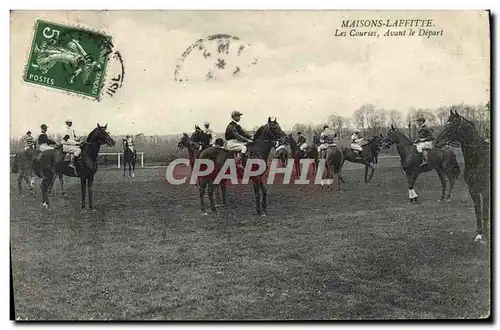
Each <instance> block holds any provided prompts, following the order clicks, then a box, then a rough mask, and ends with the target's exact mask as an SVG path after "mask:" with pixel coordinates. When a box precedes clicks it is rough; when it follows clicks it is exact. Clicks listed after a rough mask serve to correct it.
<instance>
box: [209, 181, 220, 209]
mask: <svg viewBox="0 0 500 330" xmlns="http://www.w3.org/2000/svg"><path fill="white" fill-rule="evenodd" d="M215 188H217V190H218V189H219V188H218V187H217V186H216V185H215V184H213V183H209V185H208V201H209V202H210V210H211V211H212V212H217V209H216V208H215V203H214V189H215Z"/></svg>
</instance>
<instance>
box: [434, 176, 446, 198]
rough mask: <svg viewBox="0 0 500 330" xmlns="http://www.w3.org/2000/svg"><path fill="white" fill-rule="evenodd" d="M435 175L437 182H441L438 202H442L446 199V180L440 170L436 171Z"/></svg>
mask: <svg viewBox="0 0 500 330" xmlns="http://www.w3.org/2000/svg"><path fill="white" fill-rule="evenodd" d="M436 173H437V175H438V177H439V181H441V199H440V200H439V202H444V200H445V198H446V178H445V175H444V172H443V171H442V170H440V169H436Z"/></svg>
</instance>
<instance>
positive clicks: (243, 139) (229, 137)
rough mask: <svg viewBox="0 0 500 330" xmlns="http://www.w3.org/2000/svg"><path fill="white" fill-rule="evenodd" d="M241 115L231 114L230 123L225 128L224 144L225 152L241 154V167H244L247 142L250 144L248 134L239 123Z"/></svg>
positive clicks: (237, 112) (239, 113)
mask: <svg viewBox="0 0 500 330" xmlns="http://www.w3.org/2000/svg"><path fill="white" fill-rule="evenodd" d="M242 115H243V114H242V113H241V112H239V111H236V110H234V111H233V112H231V119H232V120H231V122H230V123H229V124H228V125H227V127H226V134H225V138H226V141H227V142H226V143H227V150H230V151H238V152H240V153H241V156H242V157H241V160H242V162H241V166H240V167H244V166H245V163H246V152H247V146H246V144H247V143H248V142H252V138H251V136H250V134H248V133H247V132H246V131H245V130H244V129H243V128H242V127H241V126H240V124H238V123H239V121H240V119H241V116H242Z"/></svg>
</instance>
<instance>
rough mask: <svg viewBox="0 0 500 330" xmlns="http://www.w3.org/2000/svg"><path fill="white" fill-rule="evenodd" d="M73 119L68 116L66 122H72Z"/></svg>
mask: <svg viewBox="0 0 500 330" xmlns="http://www.w3.org/2000/svg"><path fill="white" fill-rule="evenodd" d="M72 122H73V121H72V120H71V118H67V119H66V121H65V123H72Z"/></svg>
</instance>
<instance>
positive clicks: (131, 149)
mask: <svg viewBox="0 0 500 330" xmlns="http://www.w3.org/2000/svg"><path fill="white" fill-rule="evenodd" d="M122 143H123V176H125V173H126V171H127V165H128V176H129V177H132V178H134V177H135V163H136V161H137V150H136V149H135V142H134V139H133V137H132V136H131V135H127V136H126V137H125V138H124V139H122Z"/></svg>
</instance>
